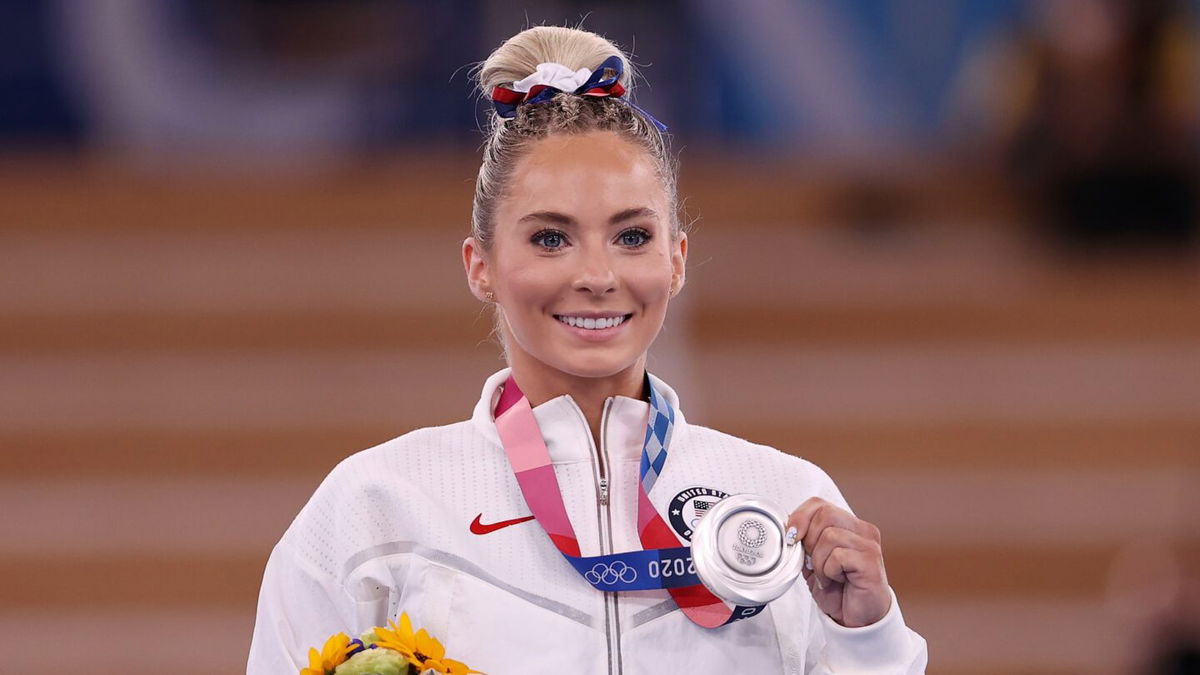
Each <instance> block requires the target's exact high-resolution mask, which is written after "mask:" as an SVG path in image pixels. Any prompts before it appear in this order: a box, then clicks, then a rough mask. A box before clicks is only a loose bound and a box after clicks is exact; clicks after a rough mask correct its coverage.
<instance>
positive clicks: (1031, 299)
mask: <svg viewBox="0 0 1200 675" xmlns="http://www.w3.org/2000/svg"><path fill="white" fill-rule="evenodd" d="M685 172H686V176H685V179H686V180H685V183H684V186H683V189H682V192H683V194H684V195H686V196H688V198H689V201H688V210H689V212H690V213H691V214H692V215H694V216H700V220H699V221H698V222H697V224H696V227H695V229H694V230H693V233H692V240H691V256H692V257H691V267H690V271H689V281H688V287H687V289H686V291H685V295H684V296H683V299H682V301H681V302H680V303H679V304H678V305H677V306H676V307H674V308H673V310H672V317H671V319H670V321H671V324H670V326H669V328H668V337H666V338H664V341H663V342H660V344H659V347H658V349H656V356H655V360H653V361H652V362H651V363H652V368H654V369H656V370H658V371H660V372H661V373H662V374H664V375H665V376H667V377H668V378H669V379H671V380H672V381H674V382H677V383H680V388H681V389H682V390H683V391H682V392H681V394H682V396H683V401H684V407H685V410H686V411H687V412H688V415H689V418H690V419H692V420H695V421H699V422H700V423H704V424H707V425H709V426H716V427H718V428H722V429H725V430H728V431H731V432H733V433H737V434H740V435H743V436H745V437H747V438H750V439H752V440H757V441H761V442H765V443H770V444H773V445H776V446H778V447H780V448H782V449H785V450H787V451H789V452H794V453H796V454H799V455H803V456H805V457H808V458H810V459H812V460H814V461H816V462H817V463H818V464H820V465H822V466H823V467H825V468H826V469H827V470H828V471H829V472H830V473H831V474H832V475H833V477H834V479H835V480H836V481H837V482H838V483H839V485H840V486H841V487H842V489H843V491H844V492H845V494H846V496H847V498H848V499H849V500H850V503H851V504H852V505H853V506H854V507H855V509H856V510H857V512H858V514H859V515H860V516H861V517H863V518H865V519H867V520H871V521H873V522H876V523H877V524H879V525H880V526H881V527H882V529H883V533H884V550H885V556H886V559H887V562H888V570H889V575H890V578H891V580H892V582H893V585H894V586H895V588H896V589H897V592H898V594H899V597H900V598H901V601H902V603H903V606H904V609H905V613H906V615H907V617H908V620H909V623H910V624H911V625H912V626H913V627H914V628H916V629H917V630H918V631H920V632H921V633H922V634H924V635H925V636H926V637H927V639H928V640H929V643H930V652H931V662H932V664H933V665H932V666H931V669H930V672H935V673H1098V672H1100V673H1104V672H1110V673H1111V672H1129V671H1130V670H1131V669H1132V668H1133V667H1134V664H1135V663H1136V662H1137V661H1138V660H1139V659H1142V658H1144V653H1143V652H1144V651H1145V650H1146V649H1147V648H1148V645H1150V644H1152V640H1153V638H1154V637H1155V636H1158V635H1163V634H1164V633H1163V631H1162V630H1161V629H1160V628H1158V627H1157V626H1158V622H1159V621H1160V620H1163V618H1164V617H1167V616H1170V615H1171V613H1172V611H1180V610H1179V607H1181V606H1182V607H1186V609H1185V610H1182V611H1190V613H1191V614H1192V615H1200V604H1196V603H1197V599H1196V590H1195V588H1196V584H1197V574H1198V572H1200V529H1198V523H1200V521H1198V519H1197V516H1198V515H1200V490H1197V488H1196V485H1197V478H1198V477H1200V471H1198V468H1200V459H1198V458H1200V264H1197V261H1196V260H1194V259H1192V258H1188V259H1186V260H1184V261H1182V262H1180V261H1176V262H1173V263H1162V262H1149V263H1147V262H1134V261H1131V260H1110V261H1107V262H1100V263H1092V264H1087V265H1066V264H1063V262H1062V261H1061V260H1059V259H1057V258H1054V257H1053V256H1050V255H1049V254H1047V253H1045V252H1044V251H1042V250H1041V249H1039V248H1038V247H1037V246H1035V245H1033V244H1031V242H1030V240H1029V239H1028V237H1027V236H1026V233H1025V229H1024V228H1022V227H1020V226H1019V223H1020V221H1019V219H1018V217H1017V216H1015V215H1014V213H1015V212H1014V210H1013V209H1012V208H1011V205H1008V204H1006V203H1004V202H1003V200H997V199H996V197H995V195H993V194H990V193H989V192H988V190H987V187H986V186H987V182H986V180H984V179H983V178H982V177H971V176H965V177H964V176H962V175H960V174H959V173H957V172H956V171H954V170H953V168H948V169H944V170H941V173H936V172H935V173H934V174H932V175H912V174H906V173H905V172H904V171H898V172H896V173H895V175H897V176H906V175H908V176H909V178H905V179H894V180H895V185H893V188H894V189H896V190H899V191H900V192H901V194H903V195H905V197H906V200H905V202H904V203H905V204H906V205H907V206H906V207H905V209H904V210H901V211H898V212H894V213H893V212H889V213H885V217H888V218H894V219H895V220H896V221H897V223H898V225H899V226H898V227H895V228H892V227H884V228H883V229H872V228H864V227H862V226H861V223H860V226H859V227H849V226H846V225H845V224H844V223H842V222H841V220H842V219H843V218H844V216H845V213H847V212H849V211H853V210H854V209H853V208H851V207H853V206H854V205H853V204H849V205H848V204H847V200H848V199H849V200H851V201H853V199H854V194H855V193H854V192H853V191H849V192H848V191H847V190H849V188H848V187H847V185H848V184H849V183H850V181H849V179H847V178H846V177H844V176H842V177H839V176H837V175H834V174H833V173H832V172H830V171H828V170H817V169H815V168H813V167H754V166H749V165H740V164H738V163H736V162H734V163H719V162H706V161H704V160H697V161H695V162H694V163H692V164H689V165H686V166H685ZM471 180H472V175H471V163H470V160H469V158H448V159H442V160H438V161H436V162H430V163H426V164H424V165H422V166H420V167H406V166H405V163H404V161H403V160H398V161H397V162H395V163H385V164H380V165H376V166H357V167H352V168H345V167H342V168H336V169H330V170H329V171H328V172H325V173H321V174H319V175H311V174H309V175H303V176H301V175H297V176H293V177H290V178H280V177H274V178H272V179H270V180H266V179H257V178H255V177H253V176H230V175H221V174H205V175H197V174H190V175H177V174H176V175H168V174H163V173H155V172H151V171H147V170H145V169H142V170H137V171H135V170H130V169H125V168H121V167H119V166H109V165H93V166H81V165H77V164H68V163H59V162H55V161H45V160H39V161H22V162H14V163H10V164H8V165H5V166H3V167H0V260H2V261H3V264H2V265H0V381H2V382H3V385H2V387H0V448H2V453H3V455H2V456H3V463H2V466H3V472H2V473H0V481H2V482H3V487H2V489H0V513H3V514H4V517H3V518H2V519H0V579H3V582H2V587H0V588H2V590H0V635H4V636H5V637H6V643H7V644H9V645H25V646H26V647H25V648H21V649H15V650H14V649H12V648H10V649H9V650H8V651H7V655H6V657H5V667H4V669H5V671H6V672H24V673H37V672H45V673H50V672H59V668H57V666H54V667H51V666H48V665H47V664H49V663H51V659H48V658H46V656H45V654H44V651H43V650H42V649H40V648H34V647H30V646H31V645H37V644H39V643H42V642H44V641H46V640H47V639H49V638H53V639H54V642H55V643H57V644H59V645H62V646H63V647H64V649H67V648H68V646H69V649H68V650H69V651H71V652H74V653H79V654H83V655H85V656H84V659H85V660H86V662H87V663H92V664H100V665H99V666H98V669H96V670H94V671H93V672H113V673H116V672H123V673H140V672H145V673H151V672H155V673H157V672H172V673H177V674H183V673H192V672H195V673H200V672H237V671H238V669H239V668H241V667H242V664H243V663H244V659H245V654H246V650H247V647H248V641H249V635H250V631H251V627H252V623H253V615H254V606H255V595H256V593H257V584H258V579H259V576H260V574H261V571H262V566H263V564H264V562H265V559H266V556H267V554H268V552H269V551H270V548H271V546H272V545H273V544H274V542H275V540H276V539H277V538H278V536H279V535H280V533H281V532H282V531H283V529H284V528H285V527H286V526H287V524H288V523H289V522H290V519H291V517H292V516H293V515H294V514H295V512H296V511H297V509H298V508H299V507H300V506H301V505H302V504H303V502H304V500H305V499H306V498H307V496H308V494H309V493H310V492H311V491H312V489H313V488H314V487H315V486H316V484H317V482H318V481H319V480H320V478H321V477H322V476H323V475H324V473H325V472H326V471H327V470H328V469H329V468H330V467H331V466H332V465H333V464H334V463H336V462H337V461H338V460H339V459H340V458H341V457H343V456H345V455H347V454H349V453H351V452H353V451H355V450H357V449H360V448H363V447H366V446H368V445H371V444H374V443H377V442H380V441H383V440H386V439H387V438H390V437H392V436H395V435H398V434H400V433H403V432H405V431H406V430H408V429H411V428H413V427H416V426H425V425H429V424H435V423H444V422H448V421H452V420H455V419H460V418H463V417H465V416H466V415H467V414H468V412H469V409H470V406H471V405H472V404H473V402H474V398H475V396H476V393H477V391H478V387H479V385H480V383H481V381H482V379H483V377H484V375H486V374H487V373H489V372H491V371H492V370H493V369H494V368H496V367H498V366H499V365H500V363H499V361H498V357H497V350H496V348H495V345H494V344H492V343H491V342H489V341H488V340H487V334H488V331H489V329H490V320H489V318H488V317H487V316H486V315H484V314H483V313H481V311H480V308H479V306H478V304H477V303H476V302H475V301H474V300H473V299H472V298H471V297H470V296H469V295H468V293H467V292H466V288H465V283H464V282H463V280H462V274H461V268H460V264H459V253H458V245H459V242H460V241H461V238H462V236H464V234H465V229H466V223H467V219H468V216H469V214H468V211H467V209H468V205H469V201H470V190H471ZM847 195H849V196H847ZM897 223H892V224H897ZM668 344H669V346H670V348H671V350H670V353H665V352H666V350H665V349H664V347H666V346H667V345H668ZM716 383H720V385H719V386H718V385H717V384H716ZM1188 588H1190V589H1191V590H1190V593H1191V594H1192V595H1191V600H1190V602H1191V603H1192V604H1190V605H1183V604H1181V603H1185V602H1188V601H1185V600H1181V599H1180V598H1182V597H1184V596H1185V595H1186V593H1187V592H1189V591H1187V590H1186V589H1188ZM64 637H65V640H64ZM56 649H58V648H56ZM143 666H144V667H143Z"/></svg>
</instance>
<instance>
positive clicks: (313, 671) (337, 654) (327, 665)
mask: <svg viewBox="0 0 1200 675" xmlns="http://www.w3.org/2000/svg"><path fill="white" fill-rule="evenodd" d="M361 646H362V645H361V644H353V643H352V642H351V640H350V636H348V635H346V634H345V633H338V634H336V635H334V636H332V637H330V638H329V639H328V640H326V641H325V646H324V647H322V648H321V651H319V652H318V651H317V650H316V649H315V648H310V649H309V650H308V667H307V668H305V669H304V670H301V671H300V675H329V674H330V673H332V672H333V669H334V668H337V667H338V666H339V665H341V664H342V663H344V662H345V661H346V658H347V657H348V656H349V654H350V652H352V651H356V650H358V649H359V648H361Z"/></svg>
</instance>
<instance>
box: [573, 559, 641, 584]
mask: <svg viewBox="0 0 1200 675" xmlns="http://www.w3.org/2000/svg"><path fill="white" fill-rule="evenodd" d="M583 578H584V579H587V580H588V582H589V583H591V584H593V585H595V584H600V583H603V584H606V585H609V586H611V585H613V584H615V583H617V582H618V581H621V582H624V583H627V584H631V583H633V582H634V580H635V579H637V570H635V569H633V568H632V567H630V566H629V565H627V564H626V563H625V562H624V561H622V560H614V561H613V563H612V564H611V565H608V564H605V563H602V562H600V563H596V564H595V565H593V566H592V569H590V570H588V571H586V572H584V573H583Z"/></svg>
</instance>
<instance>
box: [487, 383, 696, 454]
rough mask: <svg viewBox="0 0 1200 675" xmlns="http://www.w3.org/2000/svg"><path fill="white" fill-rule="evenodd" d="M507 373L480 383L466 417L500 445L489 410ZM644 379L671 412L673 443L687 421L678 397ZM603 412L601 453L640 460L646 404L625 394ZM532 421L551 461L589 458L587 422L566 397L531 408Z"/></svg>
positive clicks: (644, 432)
mask: <svg viewBox="0 0 1200 675" xmlns="http://www.w3.org/2000/svg"><path fill="white" fill-rule="evenodd" d="M511 372H512V371H511V369H509V368H504V369H503V370H500V371H498V372H496V373H494V374H493V375H491V376H490V377H488V378H487V380H486V381H485V382H484V383H483V391H482V393H481V394H480V397H479V402H478V403H476V404H475V411H474V412H473V413H472V415H471V423H472V424H473V425H474V427H475V428H476V429H477V430H478V431H479V433H481V434H483V436H484V437H485V438H487V439H488V440H489V441H491V442H492V443H494V444H495V445H501V443H500V435H499V434H498V433H497V432H496V420H495V417H494V416H493V414H492V413H493V411H494V410H495V409H496V403H497V402H498V401H499V399H500V387H501V385H503V384H504V382H505V381H506V380H508V376H509V375H510V374H511ZM650 381H651V382H652V383H653V384H654V388H655V390H657V391H658V393H660V394H662V395H663V397H664V398H666V399H667V401H669V402H670V403H671V406H672V407H674V408H675V430H674V432H673V434H672V438H673V440H674V441H678V440H679V439H680V438H682V437H683V435H684V434H685V433H686V429H687V421H686V420H684V418H683V412H682V411H681V410H680V409H679V396H678V395H677V394H676V393H675V390H674V389H672V388H671V387H670V385H668V384H667V383H666V382H663V381H662V380H660V379H659V378H657V377H655V376H654V375H653V374H651V375H650ZM609 400H610V401H611V402H612V403H611V404H610V407H609V409H608V418H607V422H606V424H605V429H604V430H603V432H602V433H603V435H604V438H605V445H606V450H607V451H608V454H609V456H610V457H612V458H613V459H615V460H631V461H637V460H639V459H640V458H641V453H642V442H643V441H644V440H645V438H646V419H647V417H648V416H649V414H650V404H649V403H647V402H645V401H641V400H638V399H633V398H628V397H626V396H613V397H612V398H610V399H609ZM533 417H534V419H536V420H537V424H538V429H539V430H540V431H541V432H542V438H543V439H544V440H545V441H546V449H547V450H548V451H549V452H550V461H552V462H571V461H579V460H587V459H590V457H591V447H592V441H591V433H592V432H591V430H590V429H588V425H587V418H586V417H584V415H583V411H582V410H580V409H579V406H578V405H577V404H576V403H575V400H574V399H572V398H571V397H570V395H568V394H564V395H562V396H559V397H557V398H552V399H550V400H549V401H546V402H545V403H543V404H541V405H539V406H537V407H536V408H534V409H533Z"/></svg>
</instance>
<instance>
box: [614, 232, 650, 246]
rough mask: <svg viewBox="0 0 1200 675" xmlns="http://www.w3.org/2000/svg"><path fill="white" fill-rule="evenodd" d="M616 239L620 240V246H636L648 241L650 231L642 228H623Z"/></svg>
mask: <svg viewBox="0 0 1200 675" xmlns="http://www.w3.org/2000/svg"><path fill="white" fill-rule="evenodd" d="M617 239H618V241H620V242H621V245H622V246H628V247H630V248H637V247H639V246H643V245H645V244H646V242H648V241H650V233H649V232H647V231H645V230H642V229H638V228H634V229H631V230H625V231H624V232H622V233H621V234H620V236H618V237H617Z"/></svg>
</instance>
